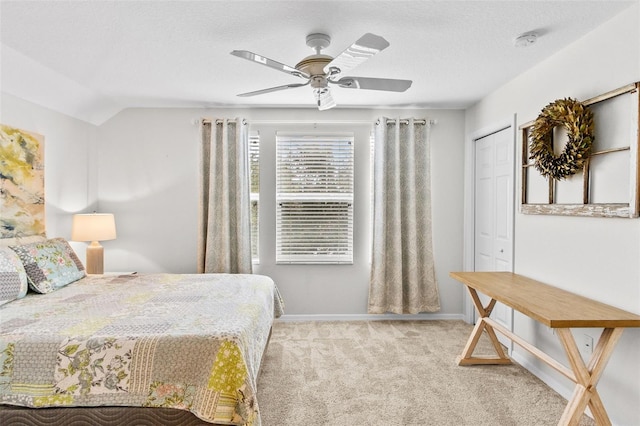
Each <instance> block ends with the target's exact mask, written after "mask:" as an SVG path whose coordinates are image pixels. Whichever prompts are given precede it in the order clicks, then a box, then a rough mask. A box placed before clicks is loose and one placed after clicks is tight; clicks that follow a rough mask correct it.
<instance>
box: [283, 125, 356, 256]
mask: <svg viewBox="0 0 640 426" xmlns="http://www.w3.org/2000/svg"><path fill="white" fill-rule="evenodd" d="M353 141H354V138H353V134H348V135H347V134H341V135H303V136H301V135H287V134H278V135H277V137H276V151H277V153H276V263H306V264H310V263H353V162H354V161H353V160H354V153H353Z"/></svg>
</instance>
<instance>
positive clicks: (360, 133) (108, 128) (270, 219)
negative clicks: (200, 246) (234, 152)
mask: <svg viewBox="0 0 640 426" xmlns="http://www.w3.org/2000/svg"><path fill="white" fill-rule="evenodd" d="M381 115H386V116H389V117H396V116H398V115H400V116H402V117H408V116H415V117H429V118H431V119H435V120H437V124H436V125H434V126H433V127H432V132H431V141H432V162H433V167H432V182H433V226H434V246H435V257H436V272H437V278H438V280H439V285H440V294H441V305H442V309H441V311H440V314H445V315H453V316H454V317H460V313H461V309H462V308H461V306H462V289H461V286H460V285H458V284H457V283H455V282H453V281H452V280H451V279H450V278H449V277H448V272H449V271H451V270H459V269H460V268H461V265H462V263H461V253H462V228H461V223H462V202H463V198H462V188H463V154H464V119H463V117H464V113H463V112H462V111H449V110H417V111H407V110H402V111H383V110H356V109H353V110H330V111H324V112H318V111H316V110H313V109H262V110H256V109H253V110H239V109H227V110H204V109H129V110H125V111H123V112H121V113H120V114H118V115H117V116H115V117H114V118H112V119H111V120H109V121H108V122H107V123H105V124H103V125H102V126H100V130H99V132H100V148H99V159H100V164H99V194H100V210H101V211H103V212H113V213H115V214H116V222H117V226H118V239H117V240H115V241H107V242H105V243H104V244H103V245H104V246H105V268H106V269H107V270H115V271H139V272H160V271H162V272H164V271H166V272H179V273H189V272H195V271H196V248H197V247H196V241H197V240H196V232H197V220H198V212H197V206H198V188H199V183H198V167H199V166H198V161H199V151H198V145H199V137H200V135H199V128H198V126H197V125H195V124H194V120H196V119H199V118H201V117H237V116H241V117H245V118H247V119H248V121H249V122H251V121H252V120H261V121H268V120H292V121H300V120H311V121H313V120H318V121H319V122H326V121H345V120H346V121H369V122H371V123H373V122H374V121H375V120H376V118H377V117H378V116H381ZM303 127H304V126H303ZM307 127H309V128H312V127H314V126H313V125H309V126H307ZM287 128H291V127H287ZM315 128H316V129H321V128H325V129H326V128H331V129H332V130H345V129H348V128H351V129H355V131H356V132H357V133H356V135H357V140H356V156H357V158H356V161H357V165H356V166H357V167H358V169H357V172H356V173H357V183H356V185H357V186H358V187H359V188H357V191H359V194H360V195H359V196H358V194H356V197H357V198H356V206H355V208H356V210H355V214H356V217H355V238H356V240H355V241H354V245H355V248H356V252H355V261H354V264H353V265H322V266H312V265H275V255H274V251H273V247H274V246H275V240H274V236H275V230H274V227H275V219H274V218H275V216H274V210H275V204H273V203H274V200H273V199H272V198H273V196H274V193H273V186H274V184H275V174H273V173H271V174H269V173H268V172H267V170H268V169H267V168H266V167H264V166H263V169H262V170H263V172H262V173H263V175H262V182H261V186H262V190H263V193H262V194H261V238H262V243H263V244H262V246H263V247H262V252H261V253H260V255H261V260H260V264H259V265H257V266H256V268H255V272H256V273H262V274H265V275H269V276H271V277H273V278H274V280H275V281H276V282H277V283H278V285H279V288H280V290H281V292H282V293H283V297H284V298H285V301H286V304H287V313H288V314H299V315H302V314H306V315H313V314H323V315H325V314H332V315H361V314H366V310H367V288H368V287H367V285H368V278H369V258H368V253H369V247H368V244H369V241H370V240H369V213H368V185H369V182H368V179H369V178H368V174H369V170H368V148H369V147H368V131H369V126H363V125H361V124H358V125H356V126H346V127H341V126H335V125H331V126H328V125H323V124H319V125H317V126H315ZM275 129H279V130H284V129H285V126H284V125H278V126H273V125H264V124H263V125H255V126H253V127H252V130H259V131H260V132H261V136H262V139H263V140H262V143H263V148H262V149H263V151H262V161H263V163H264V162H266V161H267V160H268V159H269V158H271V159H275V157H274V156H273V142H274V139H273V134H274V131H275ZM271 172H273V170H271ZM270 191H271V192H270ZM272 195H273V196H272Z"/></svg>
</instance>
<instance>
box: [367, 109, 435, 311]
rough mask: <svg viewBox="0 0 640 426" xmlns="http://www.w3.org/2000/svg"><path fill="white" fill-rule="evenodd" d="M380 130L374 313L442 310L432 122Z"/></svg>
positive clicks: (380, 125)
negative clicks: (433, 191) (433, 212)
mask: <svg viewBox="0 0 640 426" xmlns="http://www.w3.org/2000/svg"><path fill="white" fill-rule="evenodd" d="M415 121H416V120H414V119H413V118H410V119H402V120H400V119H397V120H390V119H388V118H385V117H383V118H380V119H379V120H378V121H377V123H376V125H375V135H374V164H373V249H372V268H371V280H370V285H369V306H368V312H369V313H372V314H380V313H386V312H392V313H396V314H416V313H419V312H435V311H438V310H440V297H439V292H438V284H437V282H436V277H435V267H434V260H433V242H432V230H431V165H430V157H431V154H430V143H429V132H430V121H429V120H424V124H423V122H422V120H421V121H419V122H418V123H416V122H415Z"/></svg>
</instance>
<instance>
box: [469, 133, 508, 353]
mask: <svg viewBox="0 0 640 426" xmlns="http://www.w3.org/2000/svg"><path fill="white" fill-rule="evenodd" d="M513 181H514V138H513V132H512V129H511V128H506V129H504V130H501V131H499V132H497V133H493V134H491V135H488V136H485V137H483V138H480V139H477V140H476V141H475V197H474V199H475V210H474V211H475V226H474V228H475V256H474V259H475V264H474V269H475V270H476V271H512V270H513V215H514V191H513ZM483 299H484V300H485V301H486V300H488V299H487V298H483ZM491 317H492V318H493V319H494V320H496V321H498V322H499V323H501V324H502V325H504V327H506V328H507V329H508V330H513V310H512V309H511V308H508V307H507V306H505V305H503V304H501V303H497V304H496V306H495V308H494V309H493V312H492V314H491ZM498 337H499V338H500V340H501V342H502V343H503V344H504V345H505V346H507V347H509V348H511V341H510V340H509V339H506V338H503V337H502V336H501V335H500V334H499V333H498Z"/></svg>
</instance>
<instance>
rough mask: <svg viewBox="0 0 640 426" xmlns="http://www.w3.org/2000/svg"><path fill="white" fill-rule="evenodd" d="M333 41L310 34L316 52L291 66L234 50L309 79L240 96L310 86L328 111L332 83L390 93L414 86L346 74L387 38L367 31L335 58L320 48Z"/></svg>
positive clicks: (383, 45) (331, 103) (379, 48)
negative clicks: (322, 51) (323, 52)
mask: <svg viewBox="0 0 640 426" xmlns="http://www.w3.org/2000/svg"><path fill="white" fill-rule="evenodd" d="M330 43H331V37H329V36H328V35H326V34H319V33H315V34H309V35H308V36H307V46H309V47H311V48H312V49H313V50H314V51H315V54H313V55H311V56H307V57H306V58H304V59H303V60H301V61H300V62H298V64H297V65H296V66H295V67H290V66H289V65H285V64H282V63H280V62H277V61H274V60H272V59H269V58H266V57H264V56H260V55H257V54H255V53H252V52H249V51H247V50H234V51H233V52H231V54H232V55H234V56H237V57H239V58H244V59H247V60H249V61H253V62H255V63H258V64H261V65H265V66H267V67H269V68H273V69H276V70H278V71H282V72H285V73H287V74H291V75H293V76H296V77H300V78H302V79H306V80H307V81H306V82H305V83H292V84H285V85H283V86H276V87H271V88H268V89H262V90H256V91H254V92H247V93H242V94H239V95H238V96H255V95H262V94H264V93H270V92H276V91H279V90H285V89H293V88H297V87H303V86H307V85H310V86H311V87H312V88H313V94H314V97H315V100H316V103H317V104H318V109H319V110H326V109H329V108H333V107H334V106H336V103H335V102H334V100H333V97H332V96H331V91H330V90H329V85H336V86H338V87H342V88H345V89H367V90H385V91H390V92H404V91H405V90H407V89H408V88H409V87H411V83H412V81H411V80H396V79H390V78H370V77H348V76H345V73H346V72H348V71H351V70H352V69H353V68H355V67H357V66H358V65H360V64H361V63H363V62H365V61H366V60H367V59H369V58H371V57H372V56H374V55H376V54H377V53H378V52H381V51H382V50H384V49H386V48H387V47H389V42H387V40H385V39H384V38H382V37H380V36H377V35H375V34H371V33H367V34H365V35H363V36H362V37H360V38H359V39H358V40H356V41H355V43H353V44H352V45H351V46H349V47H348V48H347V49H346V50H345V51H343V52H342V53H341V54H339V55H338V56H336V57H335V58H332V57H331V56H328V55H323V54H321V53H320V51H321V50H322V49H324V48H326V47H328V46H329V44H330Z"/></svg>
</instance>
